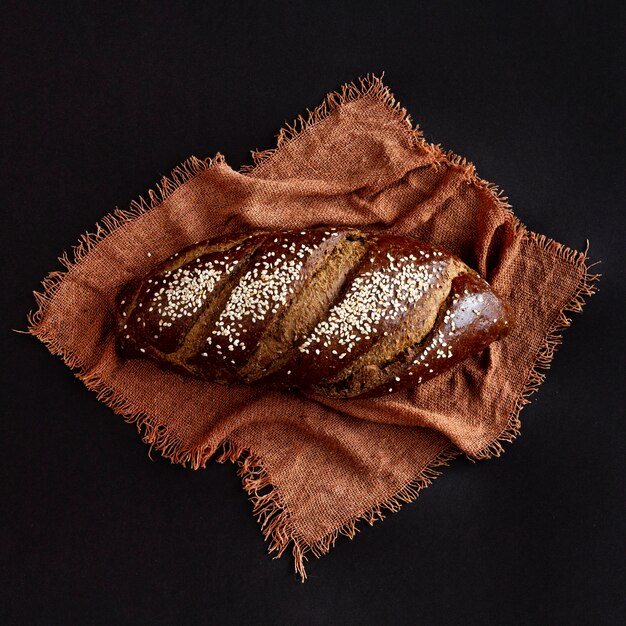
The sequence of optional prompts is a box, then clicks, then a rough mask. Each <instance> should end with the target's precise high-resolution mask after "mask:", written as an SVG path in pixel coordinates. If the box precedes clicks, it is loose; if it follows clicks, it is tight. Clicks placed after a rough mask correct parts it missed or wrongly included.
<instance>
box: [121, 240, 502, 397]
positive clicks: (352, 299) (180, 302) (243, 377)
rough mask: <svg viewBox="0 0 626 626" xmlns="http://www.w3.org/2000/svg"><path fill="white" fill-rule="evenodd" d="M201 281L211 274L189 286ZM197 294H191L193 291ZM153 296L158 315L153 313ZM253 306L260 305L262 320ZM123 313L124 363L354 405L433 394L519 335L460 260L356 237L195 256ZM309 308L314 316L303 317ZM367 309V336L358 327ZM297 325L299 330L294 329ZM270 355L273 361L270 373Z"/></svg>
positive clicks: (163, 270)
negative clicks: (357, 399) (421, 387)
mask: <svg viewBox="0 0 626 626" xmlns="http://www.w3.org/2000/svg"><path fill="white" fill-rule="evenodd" d="M347 237H350V238H351V240H354V241H357V240H358V242H359V243H358V246H357V245H355V246H354V247H355V250H356V248H358V250H356V251H355V250H353V251H352V256H349V255H348V253H347V252H346V253H344V251H343V250H344V248H345V249H348V247H347V246H346V245H345V242H346V238H347ZM302 246H305V248H304V249H302ZM342 246H344V248H342ZM333 252H335V254H333ZM348 252H349V251H348ZM341 259H344V261H343V262H344V266H341V267H340V266H339V264H340V263H341ZM346 259H348V260H347V261H346ZM346 262H348V265H347V266H346V265H345V263H346ZM410 263H412V264H413V265H412V267H419V268H420V269H419V280H418V279H417V278H415V276H416V273H415V272H413V274H407V273H406V272H403V268H404V269H406V267H405V266H406V265H407V264H410ZM222 270H223V271H222ZM201 271H204V272H209V273H210V272H211V271H213V272H214V274H210V277H211V278H210V279H207V280H208V282H202V283H190V282H189V281H190V280H191V279H194V280H195V278H194V277H196V276H198V275H199V274H198V272H201ZM280 271H282V272H283V273H282V274H280V275H279V274H278V273H276V272H280ZM411 271H412V270H411ZM208 275H209V274H203V275H202V276H203V277H204V276H208ZM326 276H328V277H329V280H327V281H326V282H325V281H324V279H325V277H326ZM181 277H183V278H184V280H186V281H187V282H185V283H184V284H183V287H181V282H180V281H181ZM190 277H191V278H190ZM285 277H286V278H285ZM314 277H315V278H314ZM381 277H382V278H381ZM278 278H280V281H279V280H278ZM374 279H375V280H376V281H380V280H383V281H386V282H384V283H383V284H382V286H381V283H380V282H375V283H373V284H372V283H371V281H372V280H374ZM198 280H199V279H198ZM315 280H317V281H318V282H317V283H315V282H314V281H315ZM176 281H178V282H176ZM281 281H282V282H281ZM368 281H369V282H368ZM411 281H412V282H411ZM189 284H191V285H192V287H193V289H192V290H191V291H188V290H187V291H185V289H186V288H187V285H189ZM310 284H320V285H322V284H323V285H326V289H327V290H328V292H326V291H325V292H324V294H323V296H324V297H323V298H319V299H315V298H314V296H315V294H314V293H313V292H312V291H311V290H308V291H307V289H306V287H307V286H308V285H310ZM154 285H156V286H157V291H160V294H159V295H158V297H159V298H161V300H158V302H159V303H160V307H157V306H156V305H155V301H154V300H152V298H154V297H155V294H154V291H153V290H150V287H153V286H154ZM206 285H209V286H210V291H208V290H207V289H208V288H206ZM173 287H176V289H173ZM266 287H267V288H268V289H267V293H266V289H265V288H266ZM149 290H150V291H149ZM375 290H378V291H376V293H377V294H378V295H377V296H376V297H374V296H373V295H372V294H374V293H375ZM164 293H165V295H163V294H164ZM181 293H182V294H183V295H182V296H181V295H180V294H181ZM167 294H170V295H169V296H167ZM190 294H191V295H190ZM302 294H306V296H303V295H302ZM368 294H369V295H368ZM381 294H382V295H381ZM165 296H167V298H169V299H167V298H165ZM163 298H165V299H163ZM255 298H256V300H255ZM312 298H313V299H312ZM250 299H252V300H250ZM250 301H254V302H257V301H258V302H261V303H262V304H260V305H259V307H260V308H259V309H258V311H260V312H257V313H254V311H256V310H257V309H254V308H251V305H250ZM117 304H118V344H117V345H118V350H119V351H120V353H121V354H123V355H124V356H128V357H147V358H150V359H152V360H154V361H156V362H157V363H159V364H160V365H162V366H163V367H166V368H170V369H176V370H178V371H181V372H184V373H186V374H188V375H192V376H196V377H198V378H202V379H205V380H213V381H217V382H223V383H229V382H252V381H260V384H266V385H267V384H270V385H272V386H276V387H283V388H285V387H294V388H299V389H302V390H303V391H307V392H313V393H319V394H323V395H328V396H334V397H346V398H348V397H354V396H374V395H381V394H385V393H393V392H395V391H398V390H400V389H403V388H406V387H410V386H414V385H416V384H419V383H421V382H425V381H426V380H429V379H430V378H432V377H434V376H436V375H438V374H439V373H441V372H443V371H445V370H447V369H449V368H450V367H451V366H453V365H455V364H456V363H458V362H459V361H461V360H463V359H465V358H467V357H468V356H471V355H473V354H476V353H478V352H480V351H481V350H482V349H483V348H485V347H486V346H487V345H489V344H490V343H491V342H492V341H495V340H497V339H499V338H500V337H502V336H504V335H505V334H506V333H507V332H508V330H509V329H510V327H511V326H512V312H511V310H510V308H509V307H508V305H506V304H505V303H503V302H502V301H501V300H500V299H499V298H498V297H497V296H496V295H495V294H494V293H493V291H492V290H491V289H490V287H489V285H488V284H487V283H486V282H485V281H484V280H483V279H482V278H480V276H478V274H476V272H474V271H473V270H471V269H470V268H469V267H467V266H466V265H464V264H463V263H462V262H461V261H460V260H459V259H457V258H456V257H454V256H452V255H450V254H449V253H447V252H445V251H443V250H440V249H437V248H435V247H433V246H430V245H429V244H426V243H424V242H421V241H418V240H415V239H413V238H410V237H400V236H393V235H386V234H371V233H369V234H368V233H362V232H360V231H357V230H355V229H336V228H318V229H309V230H306V231H280V232H271V233H267V232H266V233H252V234H248V235H233V236H229V237H223V238H218V239H213V240H210V241H207V242H202V243H197V244H194V246H190V247H189V248H186V249H185V250H183V251H181V252H180V253H178V254H176V255H174V256H172V257H170V258H169V259H167V260H166V261H164V262H163V263H161V264H159V265H158V266H157V267H155V269H154V270H152V271H151V272H150V273H149V274H148V275H147V276H145V277H144V278H143V279H141V280H140V281H135V282H133V283H131V284H130V285H127V286H126V287H125V288H124V289H123V290H122V291H121V293H120V295H119V296H118V299H117ZM306 306H310V307H311V310H310V312H309V311H298V310H297V309H296V307H306ZM246 307H247V308H246ZM292 307H294V308H292ZM360 310H363V311H364V313H363V315H364V316H365V318H366V323H365V322H364V325H361V321H360V319H359V318H358V316H357V317H356V318H355V315H356V313H355V315H353V313H354V312H358V311H360ZM251 311H252V312H251ZM164 312H165V313H167V314H168V315H169V316H168V317H165V318H164V317H163V314H164ZM229 312H230V313H229ZM299 312H306V313H308V315H297V314H295V313H299ZM346 315H347V316H348V317H347V318H346V317H345V316H346ZM320 316H321V317H320ZM318 318H319V319H318ZM163 319H166V320H167V322H166V323H165V325H164V323H163ZM344 319H348V320H349V321H350V323H352V321H353V320H354V319H356V326H355V331H354V334H350V333H352V330H351V328H352V327H351V326H349V325H348V326H345V325H343V326H342V325H341V324H342V320H344ZM160 320H161V321H160ZM296 320H297V321H298V323H299V324H300V326H297V327H296V326H293V327H290V326H289V324H295V323H296V322H295V321H296ZM345 328H348V329H349V330H348V331H345ZM312 329H313V330H312ZM341 329H344V330H343V331H342V330H341ZM305 339H306V341H305ZM266 345H267V346H269V345H271V346H272V350H274V349H275V350H276V362H275V363H272V362H271V361H272V359H271V356H272V355H270V354H269V352H270V350H269V348H267V347H266ZM263 348H265V351H264V350H263Z"/></svg>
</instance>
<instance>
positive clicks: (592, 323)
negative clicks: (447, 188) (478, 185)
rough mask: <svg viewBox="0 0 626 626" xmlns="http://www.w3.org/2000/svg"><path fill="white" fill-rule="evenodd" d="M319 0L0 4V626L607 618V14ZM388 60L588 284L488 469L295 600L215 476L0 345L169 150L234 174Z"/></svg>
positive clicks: (34, 358) (242, 502)
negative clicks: (150, 444)
mask: <svg viewBox="0 0 626 626" xmlns="http://www.w3.org/2000/svg"><path fill="white" fill-rule="evenodd" d="M321 4H322V3H320V6H318V7H315V6H311V3H310V2H300V1H297V2H296V1H293V0H292V1H291V2H288V3H287V2H285V3H282V2H281V3H269V2H267V3H252V2H250V3H247V4H245V5H238V4H236V3H234V2H213V3H194V8H193V9H192V8H187V9H185V8H181V7H182V4H179V3H171V2H152V3H147V2H145V3H134V4H133V8H132V9H131V8H129V3H126V2H124V3H122V2H109V3H106V6H102V5H101V4H100V3H82V5H81V7H80V8H76V7H75V6H74V3H71V2H66V3H58V5H56V6H54V3H43V2H42V3H41V4H40V5H39V6H37V5H36V4H24V3H10V4H9V5H8V6H7V5H6V4H5V6H4V8H3V11H2V20H1V22H0V23H1V24H2V26H1V28H2V35H3V37H2V42H3V50H2V56H1V63H2V70H3V71H2V78H3V82H2V84H3V89H2V96H3V97H2V116H1V120H2V134H1V137H2V140H1V146H2V153H3V163H2V194H3V203H2V204H3V207H2V208H3V211H2V219H3V221H4V228H3V229H2V235H3V253H4V254H3V259H2V264H1V271H2V299H3V305H2V310H3V313H4V314H5V316H4V319H3V321H2V327H3V330H2V332H1V333H0V338H1V341H2V344H1V347H0V348H1V354H2V356H3V361H4V374H3V391H2V394H3V396H2V397H3V403H2V408H3V416H2V422H1V424H2V435H3V437H2V460H1V465H2V466H1V468H0V481H1V493H0V498H1V502H2V504H1V507H2V509H1V510H2V520H1V524H0V540H1V546H2V554H1V555H0V557H1V562H2V567H1V574H0V621H1V622H2V623H4V624H24V623H41V624H57V623H58V624H73V623H76V624H89V623H94V624H117V623H121V624H129V623H138V624H143V623H157V624H161V623H163V624H174V623H190V622H192V621H195V622H199V623H233V624H244V623H255V624H342V623H347V624H352V623H366V624H375V623H389V624H414V623H417V624H479V623H480V624H518V623H520V624H617V623H624V619H625V610H624V589H625V588H626V576H625V570H624V553H625V545H624V535H625V528H624V525H625V524H624V520H625V519H626V515H625V513H626V511H625V508H624V502H625V500H626V498H625V495H626V494H625V490H624V485H625V482H624V476H625V472H624V470H625V460H624V459H625V458H626V455H625V454H624V452H625V450H624V441H625V438H624V434H625V433H624V430H625V429H624V422H625V421H626V419H625V418H626V416H625V410H624V392H623V386H624V380H625V372H624V358H623V353H624V350H625V349H626V346H625V345H624V326H623V319H624V312H623V284H624V278H625V271H624V267H625V265H624V257H623V255H621V254H620V253H621V252H622V250H623V248H624V234H625V232H626V228H625V227H626V224H625V221H624V201H623V192H624V187H623V180H624V165H625V164H624V160H623V153H624V147H625V146H624V141H623V140H624V122H625V119H624V110H626V100H625V98H624V92H623V89H622V85H623V81H624V67H623V64H622V63H621V60H623V59H624V54H625V50H624V46H623V45H622V43H621V42H623V41H624V35H625V33H624V28H623V26H624V18H625V16H624V12H623V10H618V8H617V7H618V5H620V4H622V5H623V3H620V2H613V3H611V2H593V3H592V2H585V3H569V2H568V3H561V2H549V3H537V4H532V3H528V2H523V3H522V2H519V3H517V2H496V1H494V2H489V3H487V2H478V3H477V2H461V1H454V2H452V1H440V2H434V1H431V2H402V3H400V2H397V3H382V2H381V3H371V7H369V8H368V7H367V5H366V3H364V2H349V3H348V2H345V3H337V4H333V5H332V6H331V4H330V3H324V5H325V8H322V6H321ZM579 5H580V6H579ZM174 7H175V8H174ZM201 7H203V8H201ZM381 70H385V72H386V75H385V81H386V82H387V83H388V84H389V85H390V86H391V88H392V89H393V90H394V92H395V94H396V96H397V97H398V99H399V100H400V101H401V102H402V103H403V105H404V106H406V107H407V108H408V109H409V111H410V112H411V113H412V115H413V118H414V119H415V120H416V121H418V122H419V123H420V124H421V126H422V127H423V128H424V130H425V133H426V136H427V138H428V139H430V140H436V141H437V142H441V143H442V144H443V146H444V147H446V148H449V149H453V150H454V151H455V152H457V153H460V154H462V155H464V156H467V157H468V158H470V159H471V160H473V161H474V163H475V164H476V165H477V167H478V171H479V172H480V174H481V176H482V177H484V178H486V179H488V180H492V181H495V182H496V183H498V184H499V185H500V186H502V187H503V188H504V189H505V191H506V193H507V195H508V196H509V198H510V201H511V202H512V204H513V206H514V208H515V210H516V212H517V214H518V215H519V216H520V217H521V219H522V220H523V221H524V222H525V223H526V224H527V225H528V226H529V227H530V228H532V229H533V230H536V231H539V232H543V233H546V234H547V235H549V236H551V237H554V238H556V239H557V240H559V241H561V242H563V243H564V244H567V245H570V246H573V247H576V248H579V249H580V248H584V246H585V238H587V237H588V238H589V240H590V242H591V251H590V255H591V258H592V260H597V259H601V260H602V262H603V263H602V266H601V268H600V269H601V271H602V272H603V274H604V277H603V280H602V283H601V285H600V288H601V291H600V292H599V293H598V295H596V296H594V297H593V298H592V299H591V300H590V302H589V303H588V306H587V308H586V310H585V313H584V314H583V315H582V316H579V315H576V316H575V320H574V325H573V327H572V328H571V329H568V330H567V331H566V332H565V343H564V345H563V346H562V347H561V348H560V349H559V351H558V353H557V356H556V358H555V360H554V363H553V367H552V369H551V371H550V372H549V374H548V379H547V382H546V383H545V384H544V385H543V387H542V388H541V391H540V393H539V394H538V395H537V396H535V398H534V402H533V404H532V405H531V406H529V407H527V408H525V409H524V411H523V413H522V421H523V430H522V436H521V437H520V438H519V439H518V440H517V441H516V442H515V443H514V444H512V445H507V446H506V454H504V456H503V457H502V458H500V459H497V460H491V461H485V462H480V463H476V464H472V463H470V462H468V461H465V460H457V461H455V462H454V463H453V464H452V466H451V467H450V468H449V469H448V470H446V472H445V474H444V476H442V477H441V478H440V479H439V480H437V481H436V483H435V484H434V485H433V486H432V487H431V488H429V489H427V490H425V491H424V492H422V494H421V496H420V498H419V500H418V501H417V502H415V503H413V504H410V505H405V506H404V507H403V509H402V511H401V512H399V513H397V514H392V515H389V516H388V518H387V519H386V521H385V522H383V523H379V524H377V525H376V526H375V527H373V528H370V527H369V526H365V527H364V529H363V531H362V532H361V533H360V534H359V536H358V537H357V538H356V539H355V540H354V541H348V540H347V539H345V538H342V539H341V540H340V541H338V544H337V547H336V548H335V549H334V550H333V551H332V552H331V554H329V555H328V556H326V557H324V558H322V559H320V560H319V561H315V560H314V561H313V562H310V563H309V568H308V569H309V580H308V582H307V583H306V584H304V585H301V584H300V583H299V582H296V580H295V577H294V574H293V565H292V561H291V557H290V556H286V557H285V558H283V559H281V560H278V561H272V560H270V559H269V558H268V557H267V556H266V554H265V545H264V543H263V540H262V538H261V534H260V532H259V528H258V526H257V523H256V521H255V520H254V519H253V517H252V515H251V510H250V504H249V503H248V501H247V499H246V497H245V495H244V493H243V491H242V490H241V489H240V486H239V481H238V479H237V477H236V476H235V472H234V469H233V468H232V466H230V465H225V466H218V465H215V464H213V465H211V466H210V467H209V468H208V469H206V470H204V471H199V472H191V471H188V470H184V469H182V468H180V467H177V466H172V465H170V464H169V463H168V462H165V461H163V460H156V461H155V462H153V463H151V462H150V461H149V460H148V456H147V448H146V447H145V446H144V445H143V444H142V443H141V442H140V440H139V437H138V436H137V434H136V432H135V430H134V428H133V427H131V426H128V425H126V424H125V423H124V422H123V420H122V419H121V418H120V417H118V416H116V415H114V414H113V413H112V411H111V410H110V409H108V408H107V407H106V406H104V405H103V404H101V403H99V402H98V401H97V400H96V397H95V395H94V394H93V393H90V392H88V391H87V390H86V389H85V388H84V387H83V386H82V384H81V383H80V382H79V381H78V380H76V379H75V378H74V377H73V376H72V374H71V372H70V371H69V370H68V369H67V368H66V367H65V366H64V365H63V364H62V362H61V361H60V359H58V358H57V357H52V356H51V355H50V354H49V353H48V352H47V351H46V350H45V349H44V347H43V346H42V345H41V344H40V343H39V342H38V341H36V340H35V339H33V338H31V337H28V336H24V335H18V334H15V333H12V332H10V330H9V329H10V328H24V327H25V314H26V312H27V311H28V310H29V309H30V308H31V307H32V306H33V300H32V297H31V295H30V292H31V291H32V290H33V289H36V288H37V287H38V283H39V280H40V279H41V278H42V277H43V275H44V274H46V273H47V272H48V271H49V270H50V269H52V268H54V267H55V265H56V257H57V255H58V254H59V253H60V252H61V251H62V250H64V249H67V248H69V247H70V246H71V244H72V243H74V242H75V240H76V238H77V235H78V234H79V233H81V232H83V231H85V230H87V229H90V228H91V227H92V226H93V224H94V223H95V222H96V220H98V219H99V218H100V217H101V216H103V215H104V214H105V213H107V212H109V211H110V210H112V209H113V208H114V207H116V206H119V207H122V208H124V207H126V206H127V205H128V203H129V201H130V200H131V199H133V198H135V197H137V196H138V195H140V194H142V193H144V191H145V190H146V189H147V188H148V187H150V186H152V185H153V184H154V182H155V180H156V179H157V178H158V177H159V176H160V175H161V174H165V173H167V172H169V170H170V169H171V168H172V167H173V166H175V165H176V164H177V163H178V162H180V161H182V160H183V159H184V158H185V157H187V156H188V155H190V154H192V153H193V154H196V155H199V156H206V155H213V154H214V153H215V152H216V151H218V150H219V151H221V152H223V153H224V154H225V155H226V158H227V159H228V162H229V163H230V164H231V165H232V166H238V165H240V164H242V163H244V162H248V161H249V159H248V156H247V151H248V149H250V148H266V147H270V146H272V144H273V134H274V133H276V132H277V130H278V128H279V126H280V125H281V124H282V123H283V122H284V121H285V120H291V119H292V118H293V117H294V116H296V115H297V114H298V113H300V112H303V111H304V109H305V108H306V107H312V106H314V105H316V104H317V103H318V102H319V101H320V100H321V98H322V97H323V96H324V94H325V93H326V92H327V91H329V90H332V89H335V88H337V87H338V86H339V85H340V84H341V83H343V82H345V81H349V80H353V79H355V78H356V77H358V76H359V75H362V74H365V73H367V72H372V71H373V72H376V73H380V71H381Z"/></svg>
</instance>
